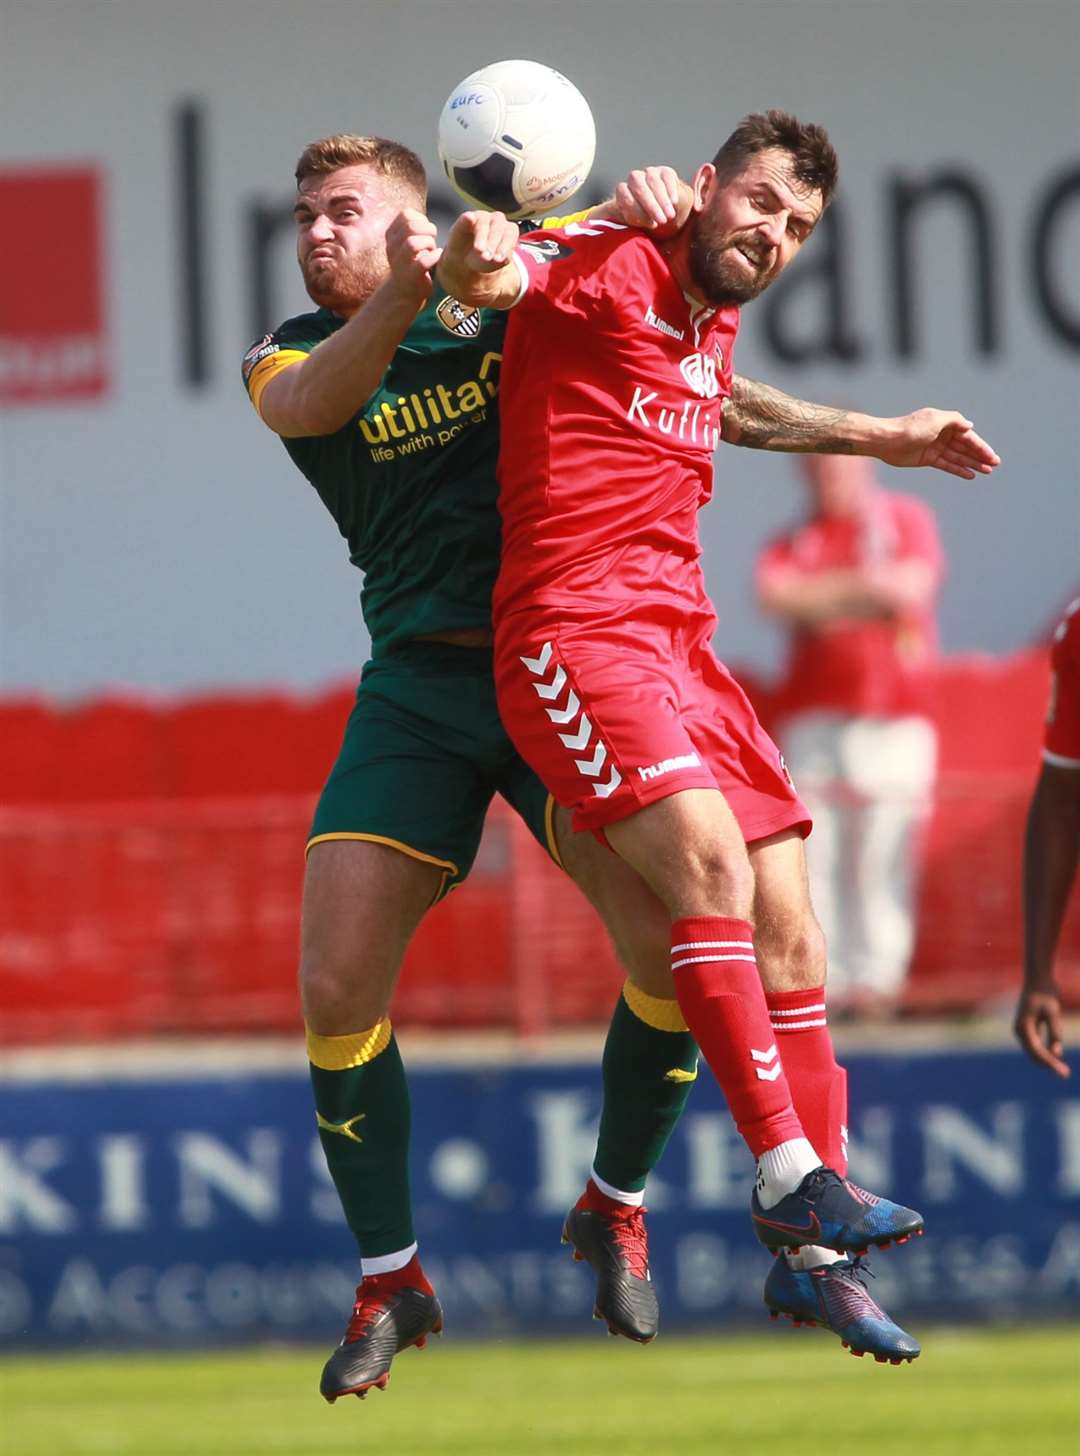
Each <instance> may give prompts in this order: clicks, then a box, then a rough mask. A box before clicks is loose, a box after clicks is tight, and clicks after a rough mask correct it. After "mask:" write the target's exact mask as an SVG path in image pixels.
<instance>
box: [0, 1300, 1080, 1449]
mask: <svg viewBox="0 0 1080 1456" xmlns="http://www.w3.org/2000/svg"><path fill="white" fill-rule="evenodd" d="M924 1338H925V1344H924V1353H923V1356H922V1358H921V1359H920V1360H918V1361H917V1362H916V1363H915V1364H914V1365H912V1366H905V1367H900V1368H893V1367H891V1366H878V1365H875V1364H874V1363H873V1362H872V1361H871V1360H869V1359H868V1358H867V1359H863V1360H855V1359H852V1358H851V1356H849V1355H848V1354H847V1353H846V1352H844V1351H842V1350H841V1349H840V1347H839V1344H838V1342H837V1341H836V1340H835V1339H833V1338H831V1337H830V1336H827V1335H825V1334H824V1333H822V1332H820V1331H794V1330H790V1329H782V1330H779V1329H778V1330H776V1331H773V1332H771V1338H770V1335H769V1334H766V1335H762V1336H757V1335H755V1336H753V1337H734V1336H729V1337H723V1338H717V1337H705V1336H702V1337H700V1338H693V1337H691V1338H674V1337H672V1338H662V1339H661V1340H659V1341H658V1342H657V1343H656V1344H655V1345H654V1346H652V1347H651V1348H649V1349H642V1348H640V1347H636V1346H633V1345H629V1344H627V1343H626V1342H625V1341H623V1340H619V1341H615V1340H607V1339H601V1338H599V1337H598V1338H596V1339H594V1340H586V1339H575V1340H564V1341H561V1342H559V1343H551V1342H544V1343H540V1342H522V1343H497V1344H475V1343H466V1342H465V1341H458V1342H452V1341H450V1340H446V1341H439V1340H436V1341H432V1342H431V1343H430V1344H429V1346H428V1348H427V1350H425V1351H423V1352H418V1351H414V1350H409V1351H407V1352H406V1353H405V1354H403V1355H401V1356H399V1357H398V1359H397V1361H396V1362H395V1364H394V1371H393V1378H392V1380H391V1382H390V1386H389V1388H388V1389H387V1390H386V1391H385V1392H378V1391H373V1392H372V1393H371V1395H370V1396H369V1397H368V1398H367V1400H366V1401H363V1402H361V1401H358V1400H355V1399H352V1398H350V1399H348V1400H341V1401H338V1403H337V1404H336V1405H334V1406H328V1405H326V1404H324V1402H323V1401H321V1400H320V1399H319V1397H318V1395H317V1394H316V1389H315V1387H316V1383H317V1381H318V1377H319V1370H320V1366H321V1363H322V1359H323V1358H324V1355H325V1352H324V1351H322V1350H317V1349H300V1350H298V1349H291V1348H290V1349H274V1348H270V1349H258V1350H253V1351H241V1352H236V1351H229V1352H221V1353H200V1354H196V1355H172V1356H169V1355H164V1356H162V1355H139V1354H132V1355H124V1356H115V1357H100V1356H94V1357H79V1356H63V1355H57V1356H55V1357H53V1358H50V1359H49V1360H47V1361H46V1360H43V1359H40V1358H36V1357H35V1358H9V1359H6V1360H4V1361H0V1452H3V1453H4V1456H262V1453H268V1456H271V1453H272V1456H276V1453H288V1456H357V1453H360V1452H380V1453H390V1452H393V1453H400V1456H443V1453H445V1456H519V1453H521V1456H531V1453H539V1452H560V1453H566V1456H604V1453H607V1452H610V1453H612V1456H664V1453H668V1452H671V1453H676V1456H698V1453H701V1456H705V1453H708V1456H716V1453H722V1456H741V1453H744V1452H745V1453H747V1456H749V1453H755V1456H760V1453H761V1452H762V1451H765V1450H773V1451H784V1450H786V1451H806V1450H824V1451H829V1452H835V1453H837V1456H847V1453H857V1452H869V1453H872V1456H890V1453H897V1456H900V1453H903V1456H997V1453H1001V1456H1023V1453H1026V1452H1032V1451H1041V1450H1046V1451H1052V1450H1061V1449H1073V1447H1072V1442H1073V1440H1074V1439H1075V1436H1076V1431H1077V1422H1078V1419H1080V1417H1078V1411H1080V1405H1078V1396H1077V1384H1078V1381H1077V1375H1078V1372H1080V1327H1055V1328H1052V1329H1049V1330H1040V1331H1038V1332H1036V1331H1012V1330H1010V1331H977V1330H972V1331H966V1330H943V1331H938V1332H936V1333H935V1332H933V1331H931V1332H930V1334H929V1335H927V1336H925V1337H924Z"/></svg>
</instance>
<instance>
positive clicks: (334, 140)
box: [296, 132, 427, 202]
mask: <svg viewBox="0 0 1080 1456" xmlns="http://www.w3.org/2000/svg"><path fill="white" fill-rule="evenodd" d="M340 167H371V168H372V169H373V170H374V171H376V172H378V173H379V174H380V175H381V176H383V177H392V178H394V179H395V180H397V181H399V182H403V183H404V184H405V185H406V186H408V187H410V188H411V189H412V190H413V191H414V192H416V193H417V194H418V195H419V197H420V201H421V202H425V201H426V199H427V174H426V173H425V171H424V164H423V162H421V160H420V158H419V157H418V156H417V155H416V153H415V152H413V151H410V150H409V148H408V147H405V146H402V144H401V143H400V142H391V141H388V140H387V139H386V137H377V136H351V135H349V134H348V133H347V132H339V133H338V135H337V136H328V137H321V138H320V139H319V140H318V141H317V142H309V143H308V145H307V146H306V147H305V148H304V150H303V151H302V152H301V153H300V160H299V161H298V162H297V164H296V185H297V186H298V187H299V186H300V183H301V182H303V181H304V180H305V178H307V177H322V176H325V175H326V174H327V173H329V172H336V171H337V170H338V169H339V168H340Z"/></svg>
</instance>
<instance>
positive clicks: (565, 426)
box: [494, 221, 739, 622]
mask: <svg viewBox="0 0 1080 1456" xmlns="http://www.w3.org/2000/svg"><path fill="white" fill-rule="evenodd" d="M515 259H516V261H517V264H518V268H519V271H520V273H521V275H522V287H523V292H522V295H521V297H520V299H519V301H518V303H517V304H516V305H515V307H514V309H513V310H512V312H511V314H510V317H509V321H508V327H507V335H506V345H505V365H504V368H503V370H502V376H501V383H500V392H499V410H500V416H501V449H500V457H499V484H500V497H499V509H500V511H501V513H502V519H503V539H502V568H501V571H500V574H499V579H498V582H497V584H496V587H495V596H494V616H495V621H496V622H498V621H499V620H500V618H501V617H505V616H506V614H507V613H509V612H512V611H516V610H518V609H520V608H522V607H524V606H526V605H529V604H535V603H542V604H545V605H550V606H559V605H570V604H577V605H579V606H580V605H584V604H589V603H593V604H596V605H597V606H609V605H610V604H611V603H613V602H626V601H628V600H640V599H641V598H642V597H647V598H648V599H649V604H650V606H652V605H654V604H662V603H669V604H673V605H675V606H677V607H678V608H679V609H685V608H686V607H688V606H690V607H695V608H697V609H698V610H701V609H704V610H707V611H711V608H709V606H708V599H707V597H706V596H705V587H704V581H703V578H702V573H701V568H700V565H699V560H698V558H699V557H700V555H701V547H700V544H699V540H698V527H697V513H698V509H699V507H700V506H701V505H703V504H704V503H705V502H706V501H707V500H708V499H709V497H710V495H711V493H712V469H713V452H714V451H715V449H716V446H717V444H718V443H719V440H720V411H721V407H722V404H723V401H724V399H725V398H726V397H727V396H728V395H729V394H730V393H731V353H732V345H733V343H734V341H735V334H736V332H737V330H738V326H739V310H738V309H737V308H733V307H732V308H720V309H712V308H704V307H702V306H701V305H698V304H695V303H694V302H693V301H692V300H690V299H688V298H687V296H686V295H685V294H684V293H683V291H682V289H681V288H680V286H679V284H678V283H677V282H676V280H675V278H674V276H673V275H672V272H671V269H670V268H669V266H668V263H667V260H666V259H665V257H664V255H663V253H662V252H661V251H660V250H659V248H658V247H657V245H656V243H654V242H653V241H652V239H650V238H649V237H648V235H647V234H645V233H643V232H640V231H638V230H636V229H631V228H626V227H623V226H622V225H621V224H618V223H601V222H591V221H590V222H585V223H572V224H571V225H570V226H568V227H566V228H564V229H562V230H558V229H556V230H552V231H546V232H544V233H543V234H542V235H536V236H534V237H530V238H526V239H525V240H524V242H522V243H521V244H520V245H519V247H518V249H517V251H516V253H515Z"/></svg>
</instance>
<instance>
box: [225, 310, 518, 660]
mask: <svg viewBox="0 0 1080 1456" xmlns="http://www.w3.org/2000/svg"><path fill="white" fill-rule="evenodd" d="M344 323H345V320H344V319H342V318H339V317H338V316H337V315H336V314H333V313H331V312H329V311H328V310H327V309H323V308H320V309H317V310H316V311H315V312H314V313H308V314H301V315H300V316H299V317H297V318H292V319H289V320H288V321H287V322H286V323H284V324H282V326H281V327H280V328H279V329H277V330H276V331H275V332H274V333H272V334H267V335H266V336H265V338H263V339H261V340H260V341H259V342H258V343H257V344H254V345H253V346H252V348H251V349H249V350H248V352H247V354H246V355H245V357H244V364H243V373H244V381H245V384H246V385H247V390H248V394H249V395H250V397H251V401H252V403H253V404H254V406H255V408H256V409H258V408H259V403H260V400H261V398H262V393H263V390H264V389H265V388H266V386H267V384H268V383H269V382H270V380H271V379H272V378H273V377H274V375H275V374H277V373H278V372H279V371H280V370H282V369H285V368H288V367H289V366H290V365H292V364H295V363H296V362H298V361H299V360H301V359H302V358H303V357H304V356H305V355H307V354H310V353H311V351H312V350H313V349H315V348H317V347H318V345H319V344H320V343H321V342H322V341H323V339H326V338H329V337H330V335H331V334H333V333H336V332H337V330H338V329H340V328H342V327H343V326H344ZM505 323H506V321H505V316H504V315H503V314H500V313H498V312H497V311H495V310H493V309H483V310H480V309H474V308H467V307H464V306H463V305H462V304H460V303H458V302H457V301H456V300H455V299H453V298H450V297H449V296H448V295H446V294H445V293H444V292H442V291H441V290H439V289H436V290H435V292H434V293H433V295H432V297H431V299H430V301H429V303H428V304H427V306H426V307H425V308H424V309H423V311H422V312H421V313H420V314H418V315H417V317H416V320H415V321H414V323H413V324H412V326H411V327H410V329H409V331H408V333H407V334H406V335H405V338H404V339H403V340H402V342H401V344H399V346H398V348H397V350H396V352H395V354H394V358H393V360H392V361H391V363H390V366H389V368H388V369H387V371H386V373H385V374H384V375H383V378H382V381H381V382H380V384H379V387H378V389H377V390H376V391H375V393H374V394H373V395H372V396H371V397H370V399H367V400H365V401H364V403H363V404H362V405H361V406H360V408H359V409H358V410H357V412H356V414H355V415H354V416H353V418H352V419H351V420H350V421H349V422H348V424H347V425H345V426H343V427H342V428H341V429H340V430H338V431H337V432H336V433H334V434H332V435H316V436H306V437H303V438H300V439H291V440H283V441H282V444H283V445H284V446H285V448H286V450H287V451H288V452H289V455H290V456H291V457H292V459H293V461H294V462H295V463H296V465H297V466H299V468H300V469H301V470H302V471H303V473H304V475H305V476H306V477H307V479H308V480H309V481H310V483H311V484H312V485H313V486H314V487H315V489H316V490H317V491H318V493H319V495H320V497H321V498H322V501H323V504H324V505H325V506H326V508H327V509H328V510H329V512H330V514H331V515H332V516H333V518H334V520H335V521H336V522H337V525H338V529H339V530H340V532H341V534H342V536H344V538H345V540H346V541H347V542H348V544H349V559H350V561H352V563H353V565H354V566H358V567H359V568H360V570H361V571H362V572H363V573H364V584H363V589H362V592H361V598H360V600H361V609H362V611H363V614H364V620H365V622H366V623H367V627H368V631H369V633H370V634H371V641H372V655H373V656H376V657H378V656H382V655H383V654H384V653H385V652H386V651H387V650H388V649H390V648H391V647H393V646H394V645H396V644H397V643H398V642H400V641H403V640H405V639H407V638H410V637H418V636H422V635H424V634H428V633H432V632H446V631H451V630H455V629H458V628H465V627H483V626H487V625H488V623H489V622H490V612H491V590H492V587H493V586H494V583H495V576H496V574H497V572H498V564H499V516H498V512H497V510H496V507H495V501H496V496H497V494H498V490H497V486H496V480H495V465H496V461H497V458H498V448H499V431H498V415H497V395H498V387H499V366H500V364H501V363H502V343H503V334H504V332H505Z"/></svg>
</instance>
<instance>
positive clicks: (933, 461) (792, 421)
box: [721, 374, 1001, 480]
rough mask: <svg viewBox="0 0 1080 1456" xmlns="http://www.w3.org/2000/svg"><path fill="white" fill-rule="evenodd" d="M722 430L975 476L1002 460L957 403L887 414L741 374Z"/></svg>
mask: <svg viewBox="0 0 1080 1456" xmlns="http://www.w3.org/2000/svg"><path fill="white" fill-rule="evenodd" d="M721 421H722V423H721V435H722V436H723V438H724V439H725V440H727V441H728V442H729V443H730V444H732V445H744V446H747V447H749V448H750V449H752V450H788V451H798V452H801V453H803V454H818V455H871V456H873V457H874V458H875V459H877V460H881V461H883V462H884V463H885V464H886V465H896V466H920V465H921V466H926V467H927V468H928V469H932V470H942V471H944V472H945V473H946V474H947V475H958V476H959V477H960V478H961V479H962V480H974V479H975V477H976V475H989V473H990V471H991V470H993V469H994V467H995V466H997V465H1000V464H1001V459H1000V457H999V456H998V455H997V454H996V453H995V451H994V450H993V449H992V448H991V447H990V446H989V445H988V444H987V443H986V441H985V440H983V439H982V438H981V437H980V436H979V435H977V434H976V433H975V427H974V426H973V425H972V423H971V421H970V420H968V419H965V418H964V416H963V415H961V414H957V412H956V411H955V410H940V409H931V408H927V409H918V410H913V411H912V412H911V414H907V415H897V416H895V417H894V418H892V419H886V418H882V417H879V416H877V415H864V414H859V413H858V411H856V410H846V409H838V408H836V407H835V406H832V405H824V404H811V403H810V401H809V400H805V399H796V398H795V397H794V396H793V395H790V394H785V393H784V391H783V390H782V389H774V388H773V386H772V385H771V384H761V383H759V382H758V381H757V380H756V379H746V378H745V377H744V376H743V375H741V374H736V375H735V376H734V378H733V380H732V386H731V397H730V398H729V399H727V400H725V401H724V412H723V415H722V416H721Z"/></svg>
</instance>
